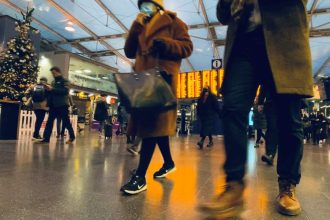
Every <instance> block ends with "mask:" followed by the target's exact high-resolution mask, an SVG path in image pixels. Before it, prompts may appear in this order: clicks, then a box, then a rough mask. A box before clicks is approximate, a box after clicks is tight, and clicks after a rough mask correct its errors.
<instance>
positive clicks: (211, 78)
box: [177, 69, 223, 99]
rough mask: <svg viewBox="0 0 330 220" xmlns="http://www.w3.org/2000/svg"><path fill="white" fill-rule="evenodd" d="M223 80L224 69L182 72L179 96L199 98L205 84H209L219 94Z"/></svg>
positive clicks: (179, 77)
mask: <svg viewBox="0 0 330 220" xmlns="http://www.w3.org/2000/svg"><path fill="white" fill-rule="evenodd" d="M222 81H223V69H219V70H204V71H196V72H189V73H180V74H178V89H177V96H178V98H180V99H195V98H198V97H199V96H200V93H201V92H202V89H203V87H205V86H209V87H210V89H211V91H212V93H214V94H218V91H219V88H220V87H221V85H222Z"/></svg>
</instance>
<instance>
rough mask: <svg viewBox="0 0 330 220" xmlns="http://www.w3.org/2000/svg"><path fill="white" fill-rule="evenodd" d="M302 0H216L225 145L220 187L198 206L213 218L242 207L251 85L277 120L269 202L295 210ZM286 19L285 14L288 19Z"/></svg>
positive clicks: (307, 62) (304, 74) (308, 88)
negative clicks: (267, 98)
mask: <svg viewBox="0 0 330 220" xmlns="http://www.w3.org/2000/svg"><path fill="white" fill-rule="evenodd" d="M306 4H307V0H295V1H285V0H279V1H261V0H220V1H219V3H218V6H217V16H218V19H219V21H220V22H221V23H222V24H224V25H226V24H227V25H228V31H227V41H226V51H225V60H224V65H225V77H224V82H223V86H222V87H223V88H222V93H223V98H224V107H223V123H224V138H225V149H226V162H225V165H224V169H225V172H226V175H227V176H226V187H225V191H224V192H223V193H221V194H220V195H219V196H217V197H216V198H215V199H214V200H212V201H210V202H207V203H205V204H202V205H201V206H200V210H201V211H203V212H205V213H207V214H209V215H216V217H217V218H220V219H221V218H223V217H224V216H226V217H227V218H229V217H232V216H237V215H239V214H240V213H241V212H242V209H243V205H244V200H243V192H244V189H245V182H244V176H245V166H246V160H247V136H246V128H247V124H248V113H249V111H250V109H251V106H252V104H253V99H254V97H255V94H256V90H257V87H258V85H260V84H262V85H264V86H265V88H266V89H267V90H268V91H269V94H270V95H271V97H272V100H273V102H274V105H273V106H274V107H275V111H276V114H277V118H278V120H277V122H278V123H277V126H278V163H277V173H278V185H279V194H278V197H277V200H276V208H277V210H278V212H279V213H281V214H284V215H298V214H300V213H301V206H300V203H299V200H298V198H297V196H296V185H297V184H299V182H300V178H301V169H300V162H301V159H302V156H303V128H302V123H301V115H300V108H301V99H302V98H304V97H312V96H313V78H312V65H311V52H310V46H309V24H308V17H307V13H306V11H305V10H306ZM288 21H289V22H288Z"/></svg>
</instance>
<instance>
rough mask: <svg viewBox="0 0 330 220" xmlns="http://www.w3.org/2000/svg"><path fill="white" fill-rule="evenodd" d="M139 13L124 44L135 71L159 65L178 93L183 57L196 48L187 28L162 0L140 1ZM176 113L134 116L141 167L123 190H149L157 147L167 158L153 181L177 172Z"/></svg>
mask: <svg viewBox="0 0 330 220" xmlns="http://www.w3.org/2000/svg"><path fill="white" fill-rule="evenodd" d="M138 7H139V9H140V13H139V14H138V16H137V18H136V19H135V21H134V22H133V25H132V27H131V29H130V31H129V34H128V37H127V39H126V43H125V54H126V56H127V57H128V58H131V59H135V60H136V61H135V66H134V69H135V71H136V72H142V71H145V70H148V69H150V68H154V67H156V66H158V65H159V66H160V67H161V68H162V69H163V70H165V71H166V73H165V74H164V75H163V78H164V79H165V81H166V82H168V83H169V84H170V85H171V87H172V90H173V93H174V94H176V89H177V73H179V71H180V65H181V61H182V59H183V58H186V57H189V56H190V54H191V53H192V49H193V45H192V41H191V39H190V36H189V34H188V27H187V25H186V24H185V23H184V22H183V21H182V20H180V19H179V18H178V17H177V15H176V13H174V12H170V11H167V10H165V8H164V4H163V1H162V0H139V1H138ZM176 119H177V110H176V109H173V110H168V111H165V112H158V113H156V112H155V113H154V114H139V115H134V114H132V115H131V118H130V122H129V128H130V129H131V130H129V133H130V134H136V135H137V136H138V137H141V138H142V146H141V152H140V154H141V156H140V161H139V165H138V168H137V170H136V172H134V174H133V175H132V178H131V180H130V181H128V183H127V184H125V185H124V186H123V187H122V188H121V191H123V192H125V193H127V194H137V193H140V192H142V191H144V190H146V189H147V183H146V179H145V175H146V172H147V169H148V167H149V163H150V161H151V158H152V156H153V153H154V150H155V147H156V145H157V144H158V146H159V148H160V151H161V153H162V156H163V159H164V165H163V167H162V168H161V169H160V170H159V171H157V172H156V173H154V178H164V177H166V176H167V175H168V174H169V173H171V172H174V171H175V170H176V167H175V164H174V162H173V159H172V155H171V151H170V139H169V136H172V135H175V130H176Z"/></svg>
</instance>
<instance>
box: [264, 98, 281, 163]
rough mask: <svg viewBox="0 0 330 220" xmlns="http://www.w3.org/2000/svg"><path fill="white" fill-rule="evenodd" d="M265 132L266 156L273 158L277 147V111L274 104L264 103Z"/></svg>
mask: <svg viewBox="0 0 330 220" xmlns="http://www.w3.org/2000/svg"><path fill="white" fill-rule="evenodd" d="M264 111H265V115H266V120H267V131H266V155H268V156H273V157H275V155H276V152H277V145H278V138H277V135H278V129H277V111H276V106H274V102H268V103H265V107H264Z"/></svg>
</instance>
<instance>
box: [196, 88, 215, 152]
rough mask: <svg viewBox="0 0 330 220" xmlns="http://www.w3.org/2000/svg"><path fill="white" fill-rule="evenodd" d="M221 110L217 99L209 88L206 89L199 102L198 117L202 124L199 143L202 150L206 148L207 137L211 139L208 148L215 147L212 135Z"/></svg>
mask: <svg viewBox="0 0 330 220" xmlns="http://www.w3.org/2000/svg"><path fill="white" fill-rule="evenodd" d="M219 115H220V108H219V105H218V101H217V97H216V96H215V95H214V94H212V93H211V91H210V88H209V87H204V88H203V91H202V93H201V95H200V97H199V99H198V102H197V116H198V118H199V120H200V122H201V131H200V136H201V140H200V141H199V142H198V143H197V145H198V146H199V148H200V149H203V147H204V141H205V138H206V137H209V143H208V145H207V147H212V146H213V138H212V133H213V129H214V123H215V117H219Z"/></svg>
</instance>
